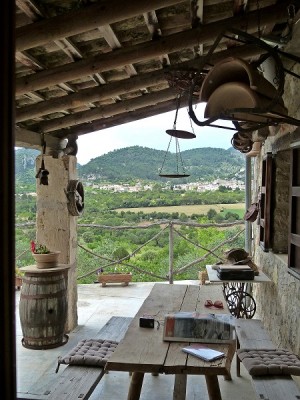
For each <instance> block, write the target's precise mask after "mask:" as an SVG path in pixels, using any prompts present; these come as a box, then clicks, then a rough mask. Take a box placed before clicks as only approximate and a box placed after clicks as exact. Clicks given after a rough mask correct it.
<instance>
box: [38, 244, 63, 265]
mask: <svg viewBox="0 0 300 400" xmlns="http://www.w3.org/2000/svg"><path fill="white" fill-rule="evenodd" d="M31 252H32V256H33V258H34V259H35V262H36V266H37V268H40V269H43V268H53V267H56V266H57V263H58V257H59V255H60V251H51V250H49V249H48V247H47V246H45V245H43V244H40V243H35V242H34V241H33V240H32V241H31Z"/></svg>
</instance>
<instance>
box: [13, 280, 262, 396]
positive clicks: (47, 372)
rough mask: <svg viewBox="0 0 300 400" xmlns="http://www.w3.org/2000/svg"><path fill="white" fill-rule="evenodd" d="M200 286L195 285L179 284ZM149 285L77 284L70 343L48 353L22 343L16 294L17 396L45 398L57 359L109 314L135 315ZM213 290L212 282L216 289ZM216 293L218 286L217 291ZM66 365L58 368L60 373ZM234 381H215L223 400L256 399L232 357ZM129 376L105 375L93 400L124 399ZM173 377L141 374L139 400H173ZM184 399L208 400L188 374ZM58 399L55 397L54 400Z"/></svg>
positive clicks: (54, 376) (198, 381)
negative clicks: (74, 320)
mask: <svg viewBox="0 0 300 400" xmlns="http://www.w3.org/2000/svg"><path fill="white" fill-rule="evenodd" d="M179 283H189V284H195V285H198V284H199V281H182V282H176V283H175V284H179ZM152 286H153V283H135V282H133V283H130V284H129V286H127V287H126V286H121V285H119V284H111V285H109V284H108V285H107V286H106V287H102V286H101V285H100V284H92V285H78V326H77V327H76V329H75V330H74V331H72V332H71V333H70V334H69V341H68V343H66V344H65V345H64V346H60V347H57V348H55V349H49V350H30V349H27V348H24V347H23V346H22V344H21V340H22V330H21V326H20V322H19V310H18V305H19V298H20V291H16V322H17V328H16V329H17V331H16V333H17V335H16V342H17V388H18V389H17V390H18V397H19V398H23V399H45V396H42V394H43V393H44V392H43V387H44V386H45V384H46V383H51V381H54V380H55V379H57V374H56V373H55V368H56V365H57V358H58V356H63V355H64V354H65V353H67V352H68V350H70V349H72V348H73V347H74V346H75V345H76V344H77V343H78V342H79V341H80V340H82V339H89V338H93V335H94V334H95V333H96V332H98V331H99V329H101V327H102V326H103V325H104V324H105V323H106V322H107V321H108V320H109V319H110V317H112V316H127V317H133V316H134V315H135V314H136V313H137V311H138V310H139V308H140V306H141V305H142V303H143V301H144V299H145V298H146V297H147V295H148V294H149V293H150V291H151V289H152ZM216 289H217V288H216V287H215V286H214V285H212V284H211V293H212V297H211V298H213V299H214V300H216V298H214V297H213V296H214V291H215V290H216ZM218 289H219V288H218ZM65 367H66V366H64V365H61V366H60V369H59V372H58V373H61V371H62V370H63V368H65ZM231 372H232V378H233V379H232V381H225V380H224V378H223V377H222V376H220V377H219V382H220V388H221V393H222V399H223V400H254V399H255V395H254V392H253V390H252V387H251V381H250V377H249V375H248V373H247V372H246V371H245V370H244V368H243V366H241V375H242V376H241V377H239V378H238V377H237V376H236V368H235V358H234V359H233V362H232V369H231ZM129 382H130V376H129V374H128V373H126V372H110V373H109V374H105V375H104V377H103V378H102V380H101V381H100V383H99V384H98V386H97V387H96V389H95V391H94V392H93V394H92V395H91V397H90V399H91V400H126V399H127V392H128V387H129ZM173 384H174V376H173V375H159V376H152V375H151V374H145V379H144V384H143V389H142V393H141V399H140V400H171V399H172V398H173V396H172V393H173ZM186 399H187V400H196V399H197V400H207V399H208V395H207V390H206V383H205V379H204V377H203V376H189V377H188V386H187V397H186ZM57 400H59V399H57Z"/></svg>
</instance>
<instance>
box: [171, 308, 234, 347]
mask: <svg viewBox="0 0 300 400" xmlns="http://www.w3.org/2000/svg"><path fill="white" fill-rule="evenodd" d="M234 326H235V318H234V317H233V316H231V315H229V314H201V313H198V312H183V311H181V312H177V313H172V314H167V315H165V321H164V333H163V340H165V341H176V342H180V341H185V342H202V343H219V342H222V343H230V342H232V340H234Z"/></svg>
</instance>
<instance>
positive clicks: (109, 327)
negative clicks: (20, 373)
mask: <svg viewBox="0 0 300 400" xmlns="http://www.w3.org/2000/svg"><path fill="white" fill-rule="evenodd" d="M131 320H132V318H130V317H111V318H110V320H109V321H108V322H107V323H106V324H105V325H104V327H103V328H102V329H101V330H100V331H99V332H98V334H97V336H96V337H93V339H110V340H116V341H120V340H121V339H122V338H123V337H124V335H125V333H126V331H127V329H128V326H129V324H130V322H131ZM87 339H90V338H87ZM103 375H104V368H101V367H90V366H78V365H68V366H67V367H66V368H65V369H64V370H63V371H62V372H61V373H60V372H58V374H57V381H55V386H52V387H51V388H50V389H49V390H47V393H46V392H45V394H47V396H45V397H44V399H49V400H58V399H59V400H76V399H80V400H85V399H88V398H89V397H90V396H91V394H92V392H93V391H94V390H95V388H96V386H97V385H98V383H99V382H100V380H101V378H102V377H103Z"/></svg>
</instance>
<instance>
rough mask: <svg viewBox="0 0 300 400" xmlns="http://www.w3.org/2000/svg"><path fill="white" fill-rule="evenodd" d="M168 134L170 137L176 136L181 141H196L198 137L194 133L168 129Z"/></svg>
mask: <svg viewBox="0 0 300 400" xmlns="http://www.w3.org/2000/svg"><path fill="white" fill-rule="evenodd" d="M166 132H167V133H168V134H169V135H170V136H174V137H176V138H179V139H194V138H195V137H196V135H195V134H194V133H192V132H188V131H181V130H178V129H167V130H166Z"/></svg>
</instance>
